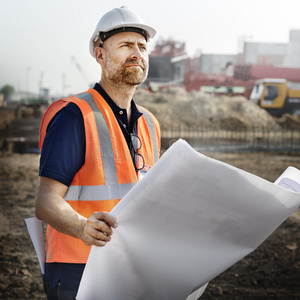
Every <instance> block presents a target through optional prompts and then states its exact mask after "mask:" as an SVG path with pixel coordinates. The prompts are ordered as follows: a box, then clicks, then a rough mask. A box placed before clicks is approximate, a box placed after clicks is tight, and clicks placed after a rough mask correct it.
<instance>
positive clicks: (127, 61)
mask: <svg viewBox="0 0 300 300" xmlns="http://www.w3.org/2000/svg"><path fill="white" fill-rule="evenodd" d="M103 48H104V52H103V72H104V74H103V75H104V76H106V79H107V80H109V81H110V82H112V83H113V84H128V85H134V86H136V85H139V84H141V83H142V82H143V81H144V80H145V79H146V77H147V74H148V62H149V57H148V52H147V43H146V40H145V38H144V37H143V36H142V35H140V34H138V33H135V32H122V33H118V34H115V35H113V36H111V37H110V38H108V39H107V40H106V41H105V42H104V45H103Z"/></svg>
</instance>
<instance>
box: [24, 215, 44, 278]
mask: <svg viewBox="0 0 300 300" xmlns="http://www.w3.org/2000/svg"><path fill="white" fill-rule="evenodd" d="M25 223H26V226H27V229H28V233H29V235H30V237H31V241H32V243H33V246H34V249H35V251H36V254H37V256H38V260H39V263H40V267H41V271H42V274H45V259H46V251H45V241H44V232H43V223H42V221H41V220H39V219H38V218H36V217H32V218H27V219H25Z"/></svg>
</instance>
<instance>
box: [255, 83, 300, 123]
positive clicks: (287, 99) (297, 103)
mask: <svg viewBox="0 0 300 300" xmlns="http://www.w3.org/2000/svg"><path fill="white" fill-rule="evenodd" d="M250 100H251V101H253V102H255V103H257V104H258V105H259V106H260V107H262V108H264V109H265V110H266V111H268V112H269V113H270V114H271V115H273V116H275V117H281V116H282V115H283V114H285V113H289V114H292V115H295V114H299V115H300V82H291V81H288V80H286V79H279V78H265V79H261V80H258V81H256V82H255V84H254V86H253V89H252V92H251V95H250Z"/></svg>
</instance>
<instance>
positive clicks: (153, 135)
mask: <svg viewBox="0 0 300 300" xmlns="http://www.w3.org/2000/svg"><path fill="white" fill-rule="evenodd" d="M139 109H140V110H141V112H142V113H143V115H144V117H145V119H146V122H147V125H148V129H149V132H150V135H151V139H152V143H153V148H154V160H155V162H157V161H158V158H159V157H158V153H159V151H158V141H157V138H156V132H155V124H154V122H153V119H152V117H151V116H150V114H149V112H148V111H147V110H145V109H144V108H143V107H140V106H139Z"/></svg>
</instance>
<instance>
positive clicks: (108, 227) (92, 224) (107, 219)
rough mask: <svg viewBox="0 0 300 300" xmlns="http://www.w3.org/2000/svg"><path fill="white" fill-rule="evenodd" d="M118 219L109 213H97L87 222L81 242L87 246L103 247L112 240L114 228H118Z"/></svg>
mask: <svg viewBox="0 0 300 300" xmlns="http://www.w3.org/2000/svg"><path fill="white" fill-rule="evenodd" d="M117 227H118V223H117V221H116V219H115V218H114V217H113V216H112V215H110V214H109V213H107V212H95V213H93V214H92V215H91V216H90V217H89V218H88V219H87V220H86V222H85V225H84V227H83V230H82V234H81V240H82V241H83V242H84V243H85V244H86V245H87V246H91V245H95V246H98V247H103V246H105V245H106V243H107V242H109V241H110V240H111V235H112V234H113V229H112V228H117Z"/></svg>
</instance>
